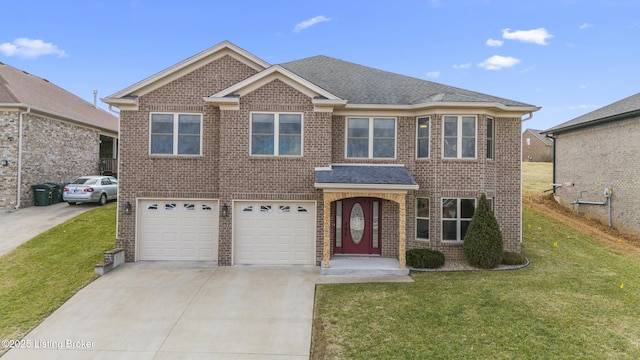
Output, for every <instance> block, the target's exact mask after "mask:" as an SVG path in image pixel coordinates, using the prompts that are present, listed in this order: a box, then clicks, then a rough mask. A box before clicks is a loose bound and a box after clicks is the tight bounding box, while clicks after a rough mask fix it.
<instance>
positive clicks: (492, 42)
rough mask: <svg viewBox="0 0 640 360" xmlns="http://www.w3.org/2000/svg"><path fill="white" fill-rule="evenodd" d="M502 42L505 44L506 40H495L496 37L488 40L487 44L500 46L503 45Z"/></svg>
mask: <svg viewBox="0 0 640 360" xmlns="http://www.w3.org/2000/svg"><path fill="white" fill-rule="evenodd" d="M502 44H504V41H502V40H495V39H489V40H487V46H491V47H500V46H502Z"/></svg>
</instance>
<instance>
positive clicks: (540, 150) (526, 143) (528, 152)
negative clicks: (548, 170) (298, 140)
mask: <svg viewBox="0 0 640 360" xmlns="http://www.w3.org/2000/svg"><path fill="white" fill-rule="evenodd" d="M522 161H531V162H552V161H553V139H551V138H548V137H546V136H545V135H544V134H542V130H534V129H527V130H525V131H524V132H523V133H522Z"/></svg>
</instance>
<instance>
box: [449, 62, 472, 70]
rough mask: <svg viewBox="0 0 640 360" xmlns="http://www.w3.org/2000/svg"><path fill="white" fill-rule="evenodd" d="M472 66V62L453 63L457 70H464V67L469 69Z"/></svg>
mask: <svg viewBox="0 0 640 360" xmlns="http://www.w3.org/2000/svg"><path fill="white" fill-rule="evenodd" d="M470 67H471V63H466V64H460V65H453V68H454V69H456V70H464V69H468V68H470Z"/></svg>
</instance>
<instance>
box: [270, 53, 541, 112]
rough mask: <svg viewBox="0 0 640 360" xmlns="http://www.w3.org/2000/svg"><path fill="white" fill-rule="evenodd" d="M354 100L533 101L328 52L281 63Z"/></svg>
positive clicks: (511, 103)
mask: <svg viewBox="0 0 640 360" xmlns="http://www.w3.org/2000/svg"><path fill="white" fill-rule="evenodd" d="M280 66H282V67H283V68H285V69H287V70H289V71H291V72H292V73H294V74H296V75H298V76H300V77H302V78H304V79H305V80H307V81H309V82H312V83H313V84H315V85H317V86H319V87H321V88H322V89H324V90H326V91H328V92H330V93H332V94H334V95H336V96H338V97H340V98H342V99H344V100H348V101H349V103H350V104H384V105H415V104H421V103H428V102H466V103H480V102H484V103H486V102H491V103H498V104H502V105H505V106H526V107H533V105H529V104H525V103H521V102H517V101H513V100H508V99H503V98H499V97H495V96H491V95H487V94H482V93H478V92H474V91H469V90H464V89H460V88H456V87H452V86H447V85H443V84H439V83H435V82H432V81H426V80H422V79H417V78H413V77H410V76H405V75H400V74H396V73H392V72H388V71H383V70H379V69H374V68H370V67H367V66H363V65H358V64H354V63H350V62H347V61H343V60H339V59H334V58H331V57H328V56H322V55H320V56H314V57H310V58H306V59H301V60H296V61H291V62H287V63H283V64H280Z"/></svg>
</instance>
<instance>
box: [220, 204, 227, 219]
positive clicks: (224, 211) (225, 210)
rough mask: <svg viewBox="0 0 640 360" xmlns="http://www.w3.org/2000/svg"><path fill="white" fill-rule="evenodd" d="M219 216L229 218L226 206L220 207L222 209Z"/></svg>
mask: <svg viewBox="0 0 640 360" xmlns="http://www.w3.org/2000/svg"><path fill="white" fill-rule="evenodd" d="M220 215H222V217H227V216H229V207H228V206H227V204H224V205H222V209H221V210H220Z"/></svg>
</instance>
